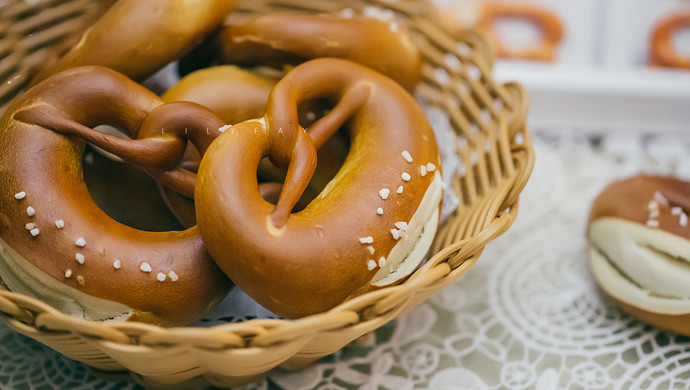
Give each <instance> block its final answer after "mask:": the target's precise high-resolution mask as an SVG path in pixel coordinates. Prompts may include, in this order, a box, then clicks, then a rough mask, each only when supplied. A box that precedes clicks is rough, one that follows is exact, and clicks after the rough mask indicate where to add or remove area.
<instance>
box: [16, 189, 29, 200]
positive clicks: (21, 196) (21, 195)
mask: <svg viewBox="0 0 690 390" xmlns="http://www.w3.org/2000/svg"><path fill="white" fill-rule="evenodd" d="M24 198H26V192H24V191H22V192H17V193H16V194H14V199H17V200H22V199H24Z"/></svg>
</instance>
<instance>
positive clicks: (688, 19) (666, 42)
mask: <svg viewBox="0 0 690 390" xmlns="http://www.w3.org/2000/svg"><path fill="white" fill-rule="evenodd" d="M684 28H690V11H684V12H677V13H674V14H673V15H669V16H667V17H665V18H664V19H662V20H661V21H659V23H658V24H657V25H656V26H655V27H654V30H652V34H651V37H650V43H649V57H650V58H649V62H650V65H652V66H663V67H669V68H678V69H690V55H687V54H686V55H685V56H683V55H681V54H678V52H677V51H676V48H675V47H674V45H673V36H674V35H675V34H676V33H677V32H678V31H679V30H681V29H684Z"/></svg>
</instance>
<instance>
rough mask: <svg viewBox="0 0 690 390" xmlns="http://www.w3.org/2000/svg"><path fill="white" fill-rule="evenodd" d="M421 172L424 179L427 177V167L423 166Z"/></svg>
mask: <svg viewBox="0 0 690 390" xmlns="http://www.w3.org/2000/svg"><path fill="white" fill-rule="evenodd" d="M419 172H420V174H421V175H422V177H424V176H426V166H425V165H422V166H421V167H420V168H419Z"/></svg>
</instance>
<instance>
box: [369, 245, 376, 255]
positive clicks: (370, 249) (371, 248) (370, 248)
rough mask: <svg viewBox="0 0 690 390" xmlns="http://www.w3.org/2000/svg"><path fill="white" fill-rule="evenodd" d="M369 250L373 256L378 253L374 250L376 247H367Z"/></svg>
mask: <svg viewBox="0 0 690 390" xmlns="http://www.w3.org/2000/svg"><path fill="white" fill-rule="evenodd" d="M367 250H368V251H369V254H372V255H373V254H374V253H376V249H374V247H373V246H371V245H369V246H368V247H367Z"/></svg>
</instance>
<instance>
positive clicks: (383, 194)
mask: <svg viewBox="0 0 690 390" xmlns="http://www.w3.org/2000/svg"><path fill="white" fill-rule="evenodd" d="M390 193H391V190H389V189H388V188H382V189H381V191H379V196H380V197H381V199H383V200H386V199H388V195H390Z"/></svg>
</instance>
